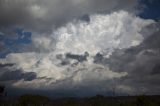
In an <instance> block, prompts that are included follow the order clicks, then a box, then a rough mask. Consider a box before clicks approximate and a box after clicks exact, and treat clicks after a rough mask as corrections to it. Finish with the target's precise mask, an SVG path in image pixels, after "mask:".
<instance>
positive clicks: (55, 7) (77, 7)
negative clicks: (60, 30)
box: [0, 0, 138, 33]
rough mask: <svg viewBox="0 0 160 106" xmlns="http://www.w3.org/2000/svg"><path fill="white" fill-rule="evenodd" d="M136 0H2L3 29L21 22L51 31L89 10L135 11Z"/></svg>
mask: <svg viewBox="0 0 160 106" xmlns="http://www.w3.org/2000/svg"><path fill="white" fill-rule="evenodd" d="M137 5H138V1H136V0H85V1H84V0H83V1H81V0H65V1H64V0H46V1H43V0H33V1H32V0H28V1H26V0H21V1H8V0H0V13H1V14H0V29H3V28H4V27H6V28H7V27H11V26H13V27H14V26H20V27H25V28H27V29H31V30H33V31H37V32H45V33H47V32H50V31H51V30H52V28H53V27H58V26H61V25H63V24H65V23H66V22H68V21H70V20H72V19H74V18H79V17H82V19H84V20H87V21H88V20H89V18H88V16H87V15H86V14H94V13H97V12H104V13H106V12H111V11H116V10H120V9H124V10H128V11H134V7H135V6H137Z"/></svg>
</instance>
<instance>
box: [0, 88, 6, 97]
mask: <svg viewBox="0 0 160 106" xmlns="http://www.w3.org/2000/svg"><path fill="white" fill-rule="evenodd" d="M4 90H5V86H3V85H0V96H3V95H4Z"/></svg>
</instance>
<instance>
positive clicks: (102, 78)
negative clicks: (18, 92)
mask: <svg viewBox="0 0 160 106" xmlns="http://www.w3.org/2000/svg"><path fill="white" fill-rule="evenodd" d="M79 2H80V1H79ZM79 2H78V3H79ZM84 2H85V1H84ZM88 18H89V21H87V22H86V21H83V20H78V19H75V20H73V21H71V22H69V23H67V24H66V25H64V26H62V27H59V28H57V29H53V32H52V33H51V34H50V35H47V36H39V37H36V36H35V35H33V37H32V41H33V44H32V45H33V46H34V48H35V49H37V50H39V51H40V52H37V51H34V52H23V53H10V54H8V55H7V56H6V58H4V59H0V63H1V64H4V65H5V64H13V66H6V67H5V69H6V70H7V73H9V74H10V73H13V72H15V73H16V72H18V71H16V70H21V72H20V73H23V75H24V78H21V77H20V78H19V80H18V81H17V80H16V81H15V80H14V79H12V80H13V82H12V83H11V86H13V87H18V88H28V89H29V88H30V89H43V90H46V89H52V90H55V91H56V90H61V89H62V92H63V89H64V88H65V90H66V91H70V90H73V92H74V93H75V94H77V95H80V94H79V92H77V91H80V92H83V91H84V90H87V89H89V88H90V87H92V90H91V91H90V93H91V92H92V93H95V94H96V93H103V92H110V91H112V89H113V87H115V86H116V89H118V90H119V92H117V93H133V92H134V86H133V88H132V86H130V85H127V84H126V85H125V84H120V83H119V84H118V82H119V81H121V80H122V79H123V78H127V77H129V76H130V72H129V71H128V70H127V69H126V68H125V69H121V68H118V69H121V71H118V70H117V69H116V67H118V66H117V65H118V64H120V63H119V62H117V61H118V60H117V61H114V60H115V59H114V58H115V57H114V56H115V52H116V51H117V50H119V51H120V52H118V53H121V50H122V51H123V50H125V49H128V48H134V47H137V46H138V45H140V44H141V43H142V42H143V41H145V39H147V38H148V36H150V35H146V36H145V33H146V32H145V31H144V28H146V27H147V26H148V25H151V24H154V23H155V22H154V21H153V20H145V19H141V18H140V17H137V16H136V15H135V14H131V13H129V12H127V11H123V10H121V11H117V12H113V13H110V14H94V15H89V17H88ZM153 32H155V30H151V34H152V33H153ZM127 58H128V59H130V57H127ZM112 59H113V60H112ZM117 59H119V57H118V58H117ZM108 61H109V62H108ZM120 61H123V60H120ZM111 62H113V63H111ZM117 63H118V64H117ZM116 64H117V65H116ZM112 66H113V67H112ZM3 68H4V67H3ZM7 73H6V72H5V73H3V75H6V74H7ZM35 74H36V75H35ZM27 77H28V78H27ZM4 79H5V78H4ZM4 79H3V80H4ZM128 80H129V79H128ZM6 82H8V81H7V80H6ZM64 85H65V86H64ZM88 93H89V92H88Z"/></svg>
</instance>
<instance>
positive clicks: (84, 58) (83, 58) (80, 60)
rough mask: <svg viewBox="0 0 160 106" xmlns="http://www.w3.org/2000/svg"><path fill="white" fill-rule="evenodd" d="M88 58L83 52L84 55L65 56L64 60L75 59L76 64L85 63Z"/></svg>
mask: <svg viewBox="0 0 160 106" xmlns="http://www.w3.org/2000/svg"><path fill="white" fill-rule="evenodd" d="M88 56H89V53H88V52H85V53H84V55H76V54H71V53H67V54H66V58H69V59H75V60H77V61H78V62H83V61H87V57H88Z"/></svg>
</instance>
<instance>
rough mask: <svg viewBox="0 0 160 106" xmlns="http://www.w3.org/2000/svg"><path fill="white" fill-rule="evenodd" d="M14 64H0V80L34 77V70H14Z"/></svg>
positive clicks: (29, 78)
mask: <svg viewBox="0 0 160 106" xmlns="http://www.w3.org/2000/svg"><path fill="white" fill-rule="evenodd" d="M13 66H14V64H0V81H1V82H3V81H19V80H21V79H24V80H25V81H31V80H33V79H36V77H37V75H36V73H34V72H23V71H22V70H14V69H12V68H11V67H13Z"/></svg>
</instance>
